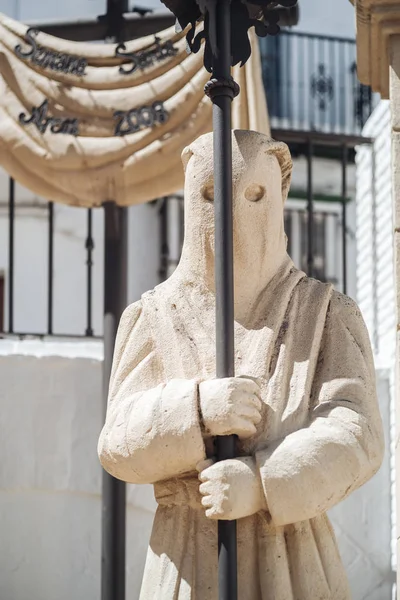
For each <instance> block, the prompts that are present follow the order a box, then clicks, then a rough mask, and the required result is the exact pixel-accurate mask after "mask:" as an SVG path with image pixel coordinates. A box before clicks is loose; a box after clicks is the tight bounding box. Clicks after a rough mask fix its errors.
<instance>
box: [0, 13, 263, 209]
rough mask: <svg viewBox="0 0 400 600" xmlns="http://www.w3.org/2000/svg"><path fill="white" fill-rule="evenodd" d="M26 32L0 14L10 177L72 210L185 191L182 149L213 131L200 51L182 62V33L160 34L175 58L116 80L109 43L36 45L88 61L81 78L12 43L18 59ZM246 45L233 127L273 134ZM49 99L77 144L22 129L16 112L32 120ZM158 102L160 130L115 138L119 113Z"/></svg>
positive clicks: (46, 40) (0, 77)
mask: <svg viewBox="0 0 400 600" xmlns="http://www.w3.org/2000/svg"><path fill="white" fill-rule="evenodd" d="M26 30H27V27H26V26H25V25H22V24H21V23H18V22H17V21H14V20H12V19H9V18H7V17H5V16H4V15H1V14H0V164H1V165H2V166H3V167H4V168H5V169H6V171H8V173H10V175H11V176H12V177H13V178H14V179H16V180H17V181H18V182H19V183H21V184H22V185H24V186H25V187H27V188H28V189H30V190H32V191H33V192H34V193H36V194H38V195H40V196H43V197H45V198H49V199H50V200H53V201H57V202H62V203H65V204H71V205H81V206H99V205H101V204H102V203H103V202H104V201H107V200H114V201H115V202H116V203H117V204H120V205H124V206H127V205H132V204H139V203H141V202H147V201H149V200H153V199H154V198H157V197H160V196H165V195H168V194H171V193H174V192H176V191H178V190H180V189H182V187H183V173H182V168H181V160H180V154H181V151H182V148H183V147H184V146H185V145H187V144H190V143H191V142H192V141H193V140H194V139H195V138H196V137H198V136H199V135H201V134H203V133H205V132H207V131H211V129H212V119H211V115H212V105H211V102H210V100H209V99H208V98H207V97H206V96H205V95H204V84H205V83H206V82H207V81H208V79H209V76H210V75H209V73H207V72H206V70H205V69H204V67H203V56H202V55H203V53H202V52H199V53H198V54H187V51H186V40H185V37H184V33H180V34H176V33H175V30H174V28H171V29H168V30H166V31H162V32H160V33H159V34H158V37H159V38H160V40H161V43H165V42H172V43H173V44H174V45H175V47H176V49H177V54H176V55H175V56H170V57H168V58H167V59H164V60H162V61H161V62H155V63H154V64H152V65H150V66H147V67H146V68H143V69H141V68H139V69H136V70H135V71H134V72H133V73H132V74H129V75H126V74H121V72H120V68H121V65H122V64H123V61H122V59H116V58H114V54H115V48H116V46H115V44H110V45H105V44H89V43H77V42H68V41H66V40H61V39H58V38H55V37H52V36H49V35H46V34H43V33H39V34H38V35H37V36H36V37H35V41H36V42H37V44H38V45H39V46H42V47H45V48H47V49H50V50H53V51H55V52H66V53H67V54H69V55H76V56H81V57H83V58H85V59H86V60H87V62H88V66H87V68H86V71H85V75H84V76H82V77H78V76H76V75H72V74H65V73H62V72H59V71H54V70H51V69H49V68H44V67H38V66H36V65H33V63H32V62H31V61H30V60H26V59H25V60H24V59H21V58H20V57H19V56H17V54H16V53H15V50H14V49H15V47H16V46H17V45H20V46H21V47H22V49H23V51H24V52H27V51H28V50H29V48H30V46H29V45H28V44H27V43H26V42H25V41H24V36H25V32H26ZM251 43H252V46H253V52H252V57H251V59H250V60H249V61H248V62H247V63H246V65H245V67H243V68H242V69H239V67H235V69H234V70H233V71H234V72H233V74H234V76H235V78H236V79H237V80H238V81H239V83H240V85H241V90H242V91H241V94H240V95H239V96H238V97H237V98H236V99H235V100H234V102H233V111H232V122H233V126H234V127H236V128H252V129H254V130H257V131H260V132H261V133H269V122H268V114H267V107H266V101H265V95H264V86H263V83H262V75H261V73H262V71H261V68H260V55H259V48H258V42H257V40H256V38H255V34H254V33H253V34H251ZM152 47H153V48H154V36H148V37H145V38H142V39H139V40H136V41H131V42H127V43H126V51H127V52H146V51H148V50H149V49H151V48H152ZM129 66H130V65H129V64H127V65H126V66H125V67H124V69H128V68H129ZM46 99H47V100H48V103H49V104H48V117H62V118H69V119H71V118H78V119H79V136H78V137H74V136H73V135H65V134H57V135H56V134H54V133H52V132H51V130H50V127H48V128H47V130H46V132H45V133H42V132H40V131H39V129H38V128H37V127H36V126H35V125H34V124H29V125H25V126H24V125H21V123H20V121H19V116H20V114H21V113H25V115H28V116H29V115H30V114H31V111H32V107H34V106H35V107H38V106H40V105H41V104H42V103H43V102H44V101H45V100H46ZM160 101H162V102H163V104H164V108H165V110H166V111H167V113H168V115H169V117H168V119H167V120H165V122H162V123H156V124H155V126H154V127H147V128H141V129H140V130H138V131H136V132H134V133H129V134H127V135H124V136H122V137H121V136H116V135H114V132H115V127H116V123H117V121H116V118H115V116H114V113H115V112H116V111H122V112H124V111H125V112H126V111H130V110H131V109H138V110H139V109H141V108H142V107H146V106H147V107H149V106H151V105H152V104H153V103H154V102H160ZM132 120H133V121H134V120H135V118H134V117H133V116H132Z"/></svg>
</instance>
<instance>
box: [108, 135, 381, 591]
mask: <svg viewBox="0 0 400 600" xmlns="http://www.w3.org/2000/svg"><path fill="white" fill-rule="evenodd" d="M183 162H184V166H185V242H184V246H183V252H182V258H181V261H180V263H179V266H178V268H177V269H176V271H175V273H174V274H173V275H172V277H170V279H168V281H166V282H165V283H162V284H161V285H159V286H157V287H156V288H155V289H154V290H153V291H151V292H148V293H146V294H144V295H143V297H142V300H141V301H140V302H137V303H135V304H133V305H132V306H130V307H128V308H127V309H126V311H125V313H124V315H123V317H122V319H121V323H120V327H119V332H118V338H117V342H116V349H115V355H114V364H113V372H112V376H111V382H110V391H109V405H108V412H107V419H106V423H105V426H104V428H103V431H102V433H101V437H100V441H99V455H100V460H101V463H102V465H103V466H104V468H105V469H106V470H107V471H108V472H109V473H111V474H112V475H113V476H114V477H117V478H119V479H122V480H124V481H127V482H131V483H136V484H140V483H152V484H154V491H155V496H156V499H157V502H158V505H159V507H158V510H157V513H156V516H155V521H154V526H153V532H152V536H151V541H150V547H149V550H148V557H147V563H146V568H145V574H144V579H143V584H142V590H141V595H140V598H141V600H178V599H179V600H188V599H198V600H217V597H218V576H217V519H238V585H239V598H240V600H317V599H318V600H347V599H348V598H350V592H349V588H348V583H347V579H346V575H345V573H344V568H343V565H342V563H341V559H340V556H339V553H338V548H337V544H336V541H335V536H334V533H333V531H332V527H331V525H330V523H329V520H328V518H327V516H326V511H327V510H328V509H330V508H331V507H332V506H334V505H335V504H336V503H338V502H340V501H341V500H343V499H344V498H346V497H347V496H348V495H349V494H350V493H351V492H352V491H353V490H355V489H356V488H358V487H359V486H361V485H362V484H363V483H365V482H366V481H367V480H368V479H369V478H370V477H371V476H372V475H373V474H374V473H375V472H376V471H377V470H378V468H379V466H380V464H381V460H382V454H383V434H382V424H381V419H380V415H379V409H378V405H377V400H376V390H375V375H374V364H373V359H372V354H371V349H370V343H369V339H368V334H367V331H366V328H365V326H364V323H363V320H362V317H361V314H360V311H359V309H358V308H357V306H356V304H355V303H354V302H353V301H352V300H351V299H350V298H348V297H346V296H343V295H342V294H340V293H338V292H336V291H334V290H333V289H332V286H331V285H330V284H325V283H321V282H319V281H316V280H314V279H309V278H308V277H306V275H305V274H304V273H303V272H301V271H299V270H297V269H296V268H295V267H294V266H293V263H292V261H291V259H290V258H289V256H288V255H287V252H286V236H285V233H284V225H283V205H284V201H285V200H286V197H287V194H288V190H289V185H290V178H291V169H292V163H291V158H290V153H289V150H288V148H287V146H286V145H285V144H283V143H278V142H275V141H273V140H271V139H269V138H267V137H266V136H264V135H261V134H258V133H255V132H252V131H234V132H233V190H234V192H233V195H234V266H235V281H234V283H235V368H236V377H234V378H229V379H214V377H215V332H214V328H215V318H214V310H215V297H214V229H213V227H214V225H213V224H214V213H213V210H214V207H213V157H212V137H211V134H207V135H205V136H202V137H200V138H199V139H197V140H196V141H195V142H194V143H193V144H192V145H191V146H190V147H189V148H186V149H185V150H184V152H183ZM228 434H236V435H237V436H238V444H237V447H238V458H235V459H233V460H226V461H222V462H219V463H215V461H214V459H213V455H214V445H213V438H214V436H217V435H228Z"/></svg>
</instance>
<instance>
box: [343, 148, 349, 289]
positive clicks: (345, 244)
mask: <svg viewBox="0 0 400 600" xmlns="http://www.w3.org/2000/svg"><path fill="white" fill-rule="evenodd" d="M347 162H348V149H347V146H346V144H344V145H343V147H342V265H343V266H342V271H343V294H347Z"/></svg>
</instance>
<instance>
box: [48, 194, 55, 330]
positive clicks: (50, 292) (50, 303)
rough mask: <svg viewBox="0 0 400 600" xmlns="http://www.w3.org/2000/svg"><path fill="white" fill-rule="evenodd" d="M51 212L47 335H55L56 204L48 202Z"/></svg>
mask: <svg viewBox="0 0 400 600" xmlns="http://www.w3.org/2000/svg"><path fill="white" fill-rule="evenodd" d="M47 206H48V211H49V239H48V244H49V245H48V250H49V256H48V260H49V262H48V272H47V290H48V297H47V333H48V334H49V335H52V333H53V265H54V204H53V202H48V205H47Z"/></svg>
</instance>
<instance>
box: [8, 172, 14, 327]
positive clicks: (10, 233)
mask: <svg viewBox="0 0 400 600" xmlns="http://www.w3.org/2000/svg"><path fill="white" fill-rule="evenodd" d="M8 210H9V217H8V226H9V229H8V333H13V332H14V225H15V182H14V179H13V178H12V177H10V179H9V190H8Z"/></svg>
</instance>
